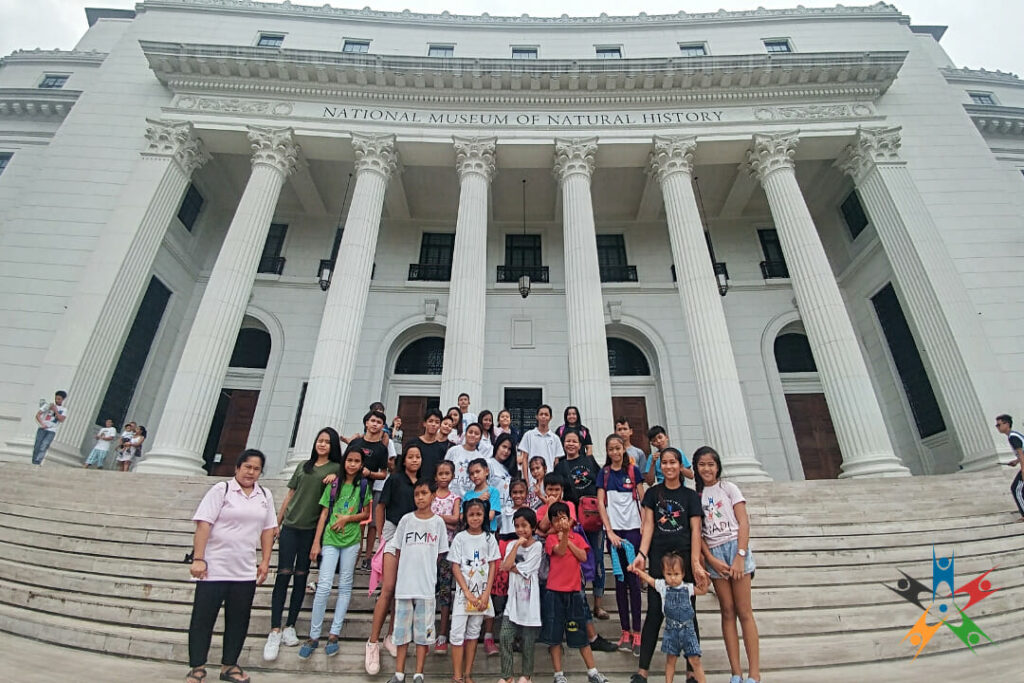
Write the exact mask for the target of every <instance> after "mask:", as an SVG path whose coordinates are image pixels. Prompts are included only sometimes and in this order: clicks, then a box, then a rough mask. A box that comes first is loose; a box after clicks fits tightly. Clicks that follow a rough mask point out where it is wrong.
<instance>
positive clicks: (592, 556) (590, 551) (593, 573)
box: [573, 524, 604, 583]
mask: <svg viewBox="0 0 1024 683" xmlns="http://www.w3.org/2000/svg"><path fill="white" fill-rule="evenodd" d="M573 531H575V532H576V533H577V534H579V535H580V536H583V539H584V541H585V540H586V536H585V535H584V530H583V526H582V525H581V524H577V525H576V526H575V528H573ZM601 559H602V560H603V559H604V553H603V552H602V553H601ZM580 573H581V574H582V575H583V583H593V582H594V580H595V579H596V578H597V553H596V552H595V551H594V548H593V546H591V545H590V544H589V543H587V559H585V560H583V561H582V562H580Z"/></svg>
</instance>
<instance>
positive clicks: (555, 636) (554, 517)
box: [540, 501, 608, 683]
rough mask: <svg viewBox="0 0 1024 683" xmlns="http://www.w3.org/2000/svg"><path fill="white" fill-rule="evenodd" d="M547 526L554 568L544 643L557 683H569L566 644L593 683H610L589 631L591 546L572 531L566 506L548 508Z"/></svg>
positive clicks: (545, 605)
mask: <svg viewBox="0 0 1024 683" xmlns="http://www.w3.org/2000/svg"><path fill="white" fill-rule="evenodd" d="M547 522H548V525H549V527H550V529H551V533H550V534H548V537H547V539H546V540H545V541H544V551H545V552H546V553H547V554H548V556H549V557H550V568H549V570H548V581H547V592H546V593H545V594H544V598H543V602H542V607H541V614H542V615H543V625H542V626H541V631H540V641H541V642H542V643H544V644H545V645H547V646H548V652H549V653H550V654H551V666H552V668H553V669H554V672H555V674H554V679H553V680H554V683H567V679H566V677H565V672H564V671H563V668H562V641H563V640H565V642H566V644H567V645H568V646H569V647H570V648H573V649H577V650H579V651H580V655H582V657H583V663H584V664H586V666H587V681H588V682H589V683H607V681H608V679H607V678H605V677H604V675H603V674H602V673H601V672H600V671H598V670H597V666H596V665H595V663H594V653H593V652H592V651H591V649H590V644H589V643H588V642H587V633H586V628H585V624H586V622H587V616H588V615H587V611H588V610H587V605H586V601H585V600H584V597H583V592H582V590H581V589H582V581H581V578H580V565H581V564H582V563H583V561H584V560H586V558H587V549H588V546H587V542H586V540H584V538H583V537H582V536H580V535H579V534H578V533H576V532H575V531H573V530H572V525H573V522H572V519H571V518H570V517H569V506H568V505H566V504H565V503H564V502H562V501H557V502H554V503H552V504H550V505H549V506H548V509H547Z"/></svg>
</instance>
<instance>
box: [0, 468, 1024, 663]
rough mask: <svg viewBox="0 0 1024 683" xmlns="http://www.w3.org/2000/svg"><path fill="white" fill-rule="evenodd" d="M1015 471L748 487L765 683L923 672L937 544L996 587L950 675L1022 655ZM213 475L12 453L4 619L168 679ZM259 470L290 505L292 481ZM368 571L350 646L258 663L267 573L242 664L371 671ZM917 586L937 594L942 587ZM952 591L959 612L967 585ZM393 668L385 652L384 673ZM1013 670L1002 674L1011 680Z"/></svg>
mask: <svg viewBox="0 0 1024 683" xmlns="http://www.w3.org/2000/svg"><path fill="white" fill-rule="evenodd" d="M1010 474H1011V473H1009V472H1008V471H1006V468H1004V469H1003V471H994V470H993V471H989V472H986V473H982V474H970V475H967V474H960V475H951V476H937V477H913V478H904V479H885V480H857V481H818V482H791V483H769V484H747V485H745V486H743V490H744V493H745V495H746V496H747V498H748V500H749V503H748V509H749V512H750V516H751V519H752V540H751V546H752V548H753V549H754V553H755V556H756V559H757V565H758V569H757V573H756V578H755V580H754V584H753V585H754V590H753V605H754V610H755V614H756V618H757V623H758V627H759V629H760V633H761V661H762V668H763V670H764V671H765V672H766V673H765V677H766V679H769V680H771V681H787V680H796V679H797V678H800V677H799V676H797V674H798V673H799V672H800V671H801V670H806V669H808V668H812V667H829V668H828V675H827V677H826V678H827V680H845V678H844V677H843V675H842V672H843V671H844V670H846V671H848V672H850V673H851V674H852V673H853V672H855V671H861V670H863V669H858V667H863V666H866V665H868V664H871V663H873V664H874V665H875V666H876V670H878V671H884V672H888V674H889V675H885V674H880V675H876V676H873V677H872V680H893V681H896V680H900V681H905V680H918V679H919V677H917V676H915V675H914V672H915V669H914V666H915V664H914V663H912V662H911V658H912V657H913V655H914V653H915V651H916V647H912V646H911V645H910V644H909V642H904V641H903V638H904V636H905V635H906V634H907V632H908V630H909V629H910V628H911V627H912V626H913V625H914V623H915V622H916V621H917V619H918V617H919V616H920V613H921V610H920V609H919V608H917V607H915V606H914V605H912V604H910V603H908V602H906V601H905V600H904V599H903V598H901V597H900V596H899V595H897V594H896V593H894V592H893V591H892V590H890V589H889V588H887V587H886V584H888V585H895V584H896V582H897V581H898V580H899V579H901V578H902V574H901V573H900V572H901V571H902V572H905V573H906V574H908V575H910V576H911V577H913V578H915V579H917V580H919V581H921V582H922V583H923V584H925V585H927V586H929V587H930V586H931V574H932V550H933V548H934V549H935V552H936V555H938V556H940V557H941V556H947V555H950V554H954V553H955V557H956V559H955V570H956V585H957V587H960V586H961V585H963V584H966V583H968V582H969V581H971V580H972V579H974V578H975V577H977V576H978V575H979V574H981V573H983V572H985V571H988V570H992V572H991V574H989V575H988V577H986V578H987V579H989V580H991V582H992V586H993V587H995V588H998V589H999V590H998V591H997V592H995V593H994V594H992V595H991V596H990V597H988V598H987V599H985V600H983V601H982V602H980V603H978V604H976V605H973V606H972V607H971V608H970V609H969V610H967V612H966V613H967V614H968V615H969V616H970V618H971V619H973V620H974V622H975V623H976V624H977V625H978V626H979V627H980V628H981V629H982V630H983V631H984V632H985V634H986V635H987V636H988V637H989V638H990V639H991V640H992V641H993V643H994V645H992V644H989V643H988V641H984V640H982V642H981V643H980V644H979V645H977V646H976V647H975V653H974V654H967V653H969V651H968V650H967V648H966V647H965V645H964V644H963V643H962V642H961V641H960V640H959V639H958V638H957V637H956V636H955V635H954V634H953V633H952V632H951V631H950V629H948V628H945V627H943V628H941V629H939V631H938V632H937V633H936V635H935V637H934V638H933V639H932V640H931V642H930V643H928V644H927V646H926V647H925V648H924V650H923V652H922V654H921V657H922V658H924V659H928V660H931V661H932V662H933V663H935V661H936V660H938V659H942V658H944V657H945V658H948V662H949V665H948V667H947V668H946V669H944V670H945V671H948V672H949V674H950V677H949V678H948V679H947V680H981V679H980V678H976V677H972V676H971V674H970V672H971V671H972V669H971V668H970V667H971V661H972V659H973V660H974V661H980V659H981V658H984V659H986V660H988V661H995V660H996V659H997V658H998V659H1007V661H1008V662H1011V663H1012V662H1013V661H1014V659H1016V661H1018V662H1019V657H1014V654H1013V653H1014V652H1016V651H1018V650H1017V648H1018V647H1019V639H1020V637H1021V636H1024V618H1022V617H1021V608H1022V607H1024V571H1022V570H1024V535H1022V532H1024V524H1018V523H1016V520H1017V519H1018V515H1017V513H1016V510H1015V508H1014V506H1013V502H1012V500H1011V498H1010V496H1009V492H1008V484H1009V480H1010ZM213 481H214V480H212V479H205V478H184V477H181V478H175V477H163V476H156V475H141V474H134V473H129V474H122V473H116V472H104V471H95V470H90V471H83V470H80V469H68V468H60V467H43V468H35V467H31V466H28V465H16V464H12V463H0V630H2V631H7V632H10V633H15V634H18V635H21V636H24V637H27V638H33V639H37V640H39V641H43V642H46V643H52V644H54V645H57V646H61V647H69V648H78V649H83V650H93V651H96V652H102V653H107V654H112V655H120V656H125V657H134V658H143V659H151V660H160V661H165V662H169V663H170V662H174V663H176V665H175V666H174V667H172V666H168V672H169V673H168V679H172V678H177V677H178V674H179V673H182V671H183V670H184V662H186V660H187V633H186V631H187V627H188V621H189V615H190V611H191V602H192V595H193V587H192V585H191V584H190V583H189V581H188V580H187V579H188V568H187V566H186V565H184V564H183V563H182V558H183V556H184V554H185V552H187V551H188V550H189V549H190V547H191V542H192V530H193V524H192V522H190V521H189V518H190V516H191V514H192V512H193V511H194V509H195V507H196V504H197V502H198V501H199V499H200V498H201V497H202V495H203V494H204V493H205V492H206V490H207V489H208V487H209V486H210V485H211V484H212V483H213ZM264 483H265V484H266V485H268V486H270V487H271V488H272V489H273V491H274V493H275V498H276V500H278V501H280V500H281V495H282V493H283V481H282V480H266V481H265V482H264ZM367 579H368V576H367V574H366V573H365V572H361V571H360V572H357V575H356V589H355V591H354V594H353V599H352V603H351V607H350V611H349V615H348V617H347V618H346V620H345V626H344V629H343V631H342V638H343V641H344V642H343V644H342V649H341V654H340V655H339V656H337V657H334V658H326V657H325V656H324V655H323V651H322V649H321V650H319V651H318V652H317V653H315V654H314V656H313V657H312V658H311V659H309V660H307V661H302V660H300V659H299V658H298V657H297V655H296V649H292V648H282V650H281V655H280V657H279V658H278V660H277V661H276V662H273V663H264V662H263V661H262V647H263V642H264V637H265V634H266V632H267V631H268V629H269V621H270V593H271V589H270V586H271V585H272V583H273V574H272V575H271V578H270V580H269V581H268V582H267V584H266V585H265V586H264V587H262V588H260V589H259V590H258V591H257V593H256V601H255V605H254V608H253V615H252V621H251V626H250V633H249V639H248V641H247V644H246V650H245V652H243V654H242V659H241V663H242V665H243V666H245V667H246V668H248V669H250V670H251V671H257V670H259V669H273V670H278V671H290V672H308V673H309V674H310V676H312V675H314V674H315V672H332V673H345V674H346V680H363V679H369V677H368V676H365V674H363V668H362V655H363V647H362V643H363V642H364V641H365V640H366V638H367V635H368V632H369V628H370V617H371V612H370V611H371V609H372V607H373V604H374V597H373V596H370V595H367V591H366V586H367ZM611 586H612V583H611V575H610V570H609V594H608V596H607V597H606V599H605V602H604V604H605V606H606V608H608V609H609V610H610V611H613V615H612V619H611V620H610V621H603V622H597V625H598V629H599V631H600V632H601V633H602V634H603V635H604V636H605V637H607V638H609V639H610V640H614V639H616V637H617V635H618V620H617V616H616V615H615V614H614V606H615V600H614V594H613V593H612V590H611ZM921 600H922V601H923V602H924V604H925V606H927V605H928V604H929V603H930V601H931V595H922V596H921ZM311 602H312V596H307V599H306V604H305V609H304V613H303V615H302V616H301V617H300V620H299V624H298V629H299V632H300V636H302V635H303V634H304V632H305V630H306V629H307V628H308V623H309V621H308V617H309V607H310V604H311ZM333 604H334V597H333V595H332V597H331V601H330V606H332V607H333ZM957 604H958V605H959V606H960V607H961V608H963V607H964V606H965V605H966V598H964V599H960V598H958V599H957ZM933 611H934V610H933ZM935 613H936V614H937V613H938V612H937V611H935ZM330 617H331V612H328V620H329V619H330ZM698 617H699V620H700V625H701V632H702V636H703V638H702V640H703V642H702V646H703V649H704V653H705V656H704V663H705V667H706V669H707V670H708V671H709V672H713V673H715V672H717V673H718V674H719V675H718V676H713V677H712V678H711V680H717V679H724V677H723V676H721V675H720V674H721V672H727V671H728V664H727V661H726V657H725V649H724V646H723V643H722V639H721V629H720V624H719V616H718V603H717V600H716V598H715V596H714V595H713V594H709V595H708V596H705V597H701V598H699V599H698ZM930 622H931V623H934V620H930ZM219 628H220V626H219V625H218V633H219ZM219 641H220V639H219V637H215V639H214V650H213V652H211V657H210V661H212V662H216V661H219V646H220V643H219ZM597 657H598V667H599V668H600V669H601V670H602V671H604V672H606V673H607V674H608V675H609V677H610V678H611V679H612V680H625V679H626V678H627V676H628V674H630V673H632V672H633V671H634V670H635V667H636V660H635V658H633V657H632V656H631V655H629V654H625V653H607V654H605V653H599V654H598V655H597ZM497 660H498V658H497V657H491V658H487V657H485V656H483V652H482V650H481V651H480V656H479V657H478V659H477V667H476V673H477V675H476V679H477V680H480V681H483V680H485V679H487V678H492V679H493V678H496V677H497V673H498V661H497ZM566 661H567V668H568V669H569V670H570V671H574V672H576V673H575V674H574V675H572V676H570V678H571V679H575V680H582V679H583V677H582V675H581V672H582V670H583V669H582V662H580V661H579V660H578V658H577V657H576V656H575V655H571V656H570V657H569V658H568V659H567V660H566ZM920 661H921V660H919V662H920ZM537 662H538V680H543V679H544V676H541V675H540V672H545V671H550V661H549V660H548V658H547V657H546V656H542V653H541V652H538V657H537ZM663 663H664V659H663V657H662V655H660V654H659V655H657V656H656V658H655V661H654V665H653V667H652V669H653V670H656V671H660V670H661V669H662V667H663V665H664V664H663ZM449 666H450V665H449V663H448V662H447V661H446V660H444V659H442V658H440V657H435V656H433V655H432V656H431V657H429V660H428V674H430V673H433V674H435V675H436V676H437V677H440V676H442V675H446V674H447V672H448V671H449ZM391 667H392V662H391V661H390V658H389V657H388V656H387V655H386V654H384V655H383V662H382V672H389V671H390V670H392V669H391ZM957 667H961V668H962V671H961V670H959V669H958V668H957ZM921 670H922V669H917V671H921ZM1007 671H1008V672H1009V671H1014V672H1015V669H1014V668H1007ZM787 672H789V674H787ZM1007 676H1008V677H1007V678H1000V680H1014V679H1016V677H1015V675H1010V674H1009V673H1008V674H1007ZM382 677H386V676H384V674H382ZM72 678H74V676H73V675H72ZM849 678H850V679H851V680H852V679H853V678H858V679H859V678H861V676H860V675H856V676H849ZM652 680H655V679H653V678H652ZM677 680H680V681H681V680H682V677H681V676H680V677H679V678H677ZM800 680H804V679H803V678H800ZM822 680H825V679H822ZM985 680H991V678H986V679H985ZM1017 680H1019V679H1017Z"/></svg>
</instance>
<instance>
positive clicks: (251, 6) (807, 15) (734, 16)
mask: <svg viewBox="0 0 1024 683" xmlns="http://www.w3.org/2000/svg"><path fill="white" fill-rule="evenodd" d="M149 9H172V10H175V9H176V10H200V11H203V10H207V11H214V12H230V13H239V12H241V13H248V14H253V13H255V14H274V15H278V16H280V15H285V16H293V17H307V18H308V17H316V18H333V19H345V20H356V21H371V22H378V23H400V24H422V23H429V24H442V25H462V26H465V25H467V24H469V25H474V24H475V25H482V26H513V27H517V26H524V25H527V26H530V27H537V26H550V27H556V28H557V27H565V26H592V25H596V26H630V25H636V26H650V25H658V26H664V25H692V24H697V23H707V22H717V23H722V22H736V21H750V20H772V19H776V20H778V19H788V20H793V19H850V18H856V19H865V18H870V19H885V20H890V21H892V20H896V21H898V22H900V23H901V24H907V25H909V24H910V17H908V16H906V15H905V14H903V13H901V12H900V11H899V10H898V9H897V8H896V7H895V6H893V5H889V4H886V3H884V2H877V3H875V4H874V5H867V6H862V7H844V6H843V5H836V6H835V7H819V8H808V7H803V6H798V7H794V8H792V9H764V8H760V7H759V8H758V9H754V10H743V11H731V12H730V11H725V10H719V11H717V12H701V13H695V14H689V13H687V12H684V11H679V12H677V13H675V14H650V15H649V14H647V13H646V12H641V13H640V14H637V15H632V16H609V15H608V14H605V13H602V14H601V15H600V16H596V17H570V16H569V15H568V14H563V15H562V16H560V17H531V16H530V15H528V14H523V15H521V16H518V17H502V16H497V17H492V16H490V15H489V14H487V13H486V12H485V13H483V14H480V15H466V14H452V13H450V12H441V13H440V14H429V13H422V12H411V11H409V10H404V11H401V12H385V11H380V10H373V9H370V8H369V7H364V8H363V9H345V8H341V7H331V6H330V5H328V4H325V5H323V6H320V7H315V6H312V5H293V4H292V3H291V2H289V1H288V0H284V2H281V3H273V4H271V3H266V2H254V1H252V0H147V1H146V2H144V3H141V4H139V5H136V11H137V12H145V11H146V10H149Z"/></svg>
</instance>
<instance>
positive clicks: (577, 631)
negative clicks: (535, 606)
mask: <svg viewBox="0 0 1024 683" xmlns="http://www.w3.org/2000/svg"><path fill="white" fill-rule="evenodd" d="M541 614H543V615H544V618H543V619H542V620H541V621H542V622H543V623H542V624H541V627H540V642H542V643H544V644H545V645H561V644H562V640H563V639H564V640H565V644H566V645H568V646H569V647H570V648H572V649H574V650H582V649H583V648H585V647H586V646H587V645H588V644H589V641H588V640H587V621H588V617H589V616H590V615H589V609H588V607H587V601H586V600H585V599H584V598H583V593H581V592H579V591H576V592H572V593H563V592H561V591H552V590H549V591H545V592H544V598H543V599H542V601H541Z"/></svg>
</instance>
